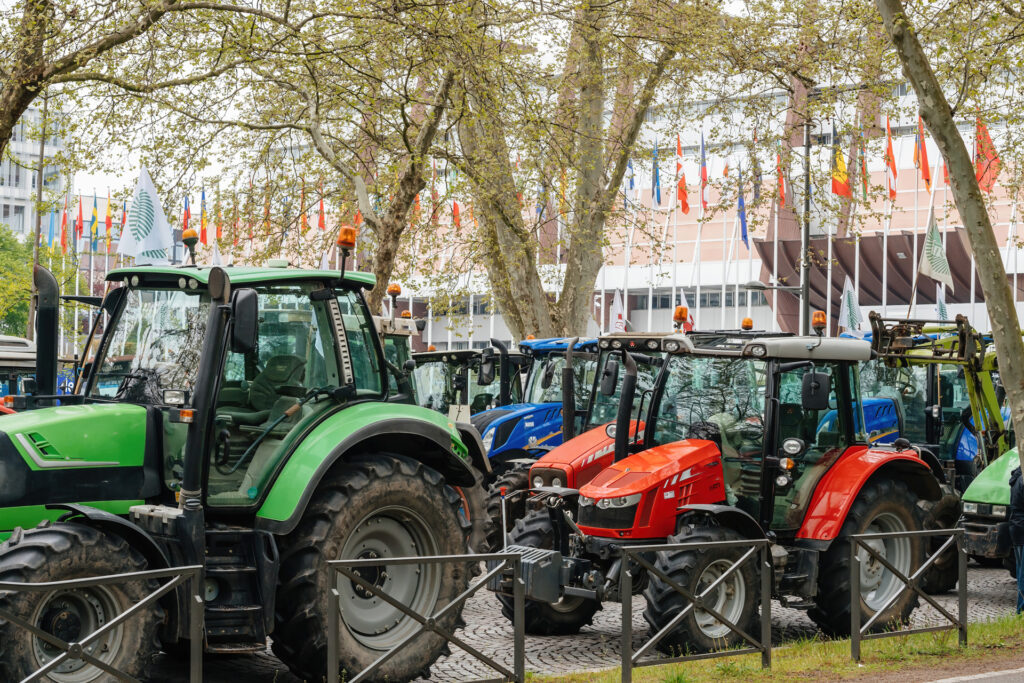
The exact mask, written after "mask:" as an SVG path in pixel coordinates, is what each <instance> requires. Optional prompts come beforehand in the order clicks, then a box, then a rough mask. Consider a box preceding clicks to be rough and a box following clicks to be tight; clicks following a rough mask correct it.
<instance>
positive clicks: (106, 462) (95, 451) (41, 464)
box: [0, 403, 146, 470]
mask: <svg viewBox="0 0 1024 683" xmlns="http://www.w3.org/2000/svg"><path fill="white" fill-rule="evenodd" d="M0 432H3V433H5V434H7V436H8V437H9V438H10V440H11V443H12V444H13V445H14V447H15V449H16V450H17V451H18V453H19V454H20V455H21V457H22V458H24V459H25V463H26V464H27V465H28V467H29V469H31V470H51V469H65V468H89V467H114V466H121V467H138V466H141V465H142V461H143V457H144V455H145V448H146V409H145V408H143V407H141V406H137V405H132V404H128V403H94V404H89V405H78V406H59V407H56V408H43V409H40V410H31V411H27V412H24V413H15V414H14V415H6V416H4V418H3V419H2V420H0Z"/></svg>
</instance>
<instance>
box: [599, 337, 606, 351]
mask: <svg viewBox="0 0 1024 683" xmlns="http://www.w3.org/2000/svg"><path fill="white" fill-rule="evenodd" d="M597 345H598V346H600V347H601V348H602V349H607V348H608V340H607V339H602V340H601V341H599V342H598V343H597Z"/></svg>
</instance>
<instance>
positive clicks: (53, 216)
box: [46, 209, 57, 249]
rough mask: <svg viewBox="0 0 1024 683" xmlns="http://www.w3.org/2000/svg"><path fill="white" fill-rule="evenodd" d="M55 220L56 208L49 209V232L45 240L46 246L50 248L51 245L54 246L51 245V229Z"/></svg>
mask: <svg viewBox="0 0 1024 683" xmlns="http://www.w3.org/2000/svg"><path fill="white" fill-rule="evenodd" d="M56 220H57V210H56V209H50V230H49V234H48V235H47V240H46V241H47V244H48V246H49V247H50V248H51V249H53V246H54V245H53V243H54V234H53V231H54V223H55V222H56Z"/></svg>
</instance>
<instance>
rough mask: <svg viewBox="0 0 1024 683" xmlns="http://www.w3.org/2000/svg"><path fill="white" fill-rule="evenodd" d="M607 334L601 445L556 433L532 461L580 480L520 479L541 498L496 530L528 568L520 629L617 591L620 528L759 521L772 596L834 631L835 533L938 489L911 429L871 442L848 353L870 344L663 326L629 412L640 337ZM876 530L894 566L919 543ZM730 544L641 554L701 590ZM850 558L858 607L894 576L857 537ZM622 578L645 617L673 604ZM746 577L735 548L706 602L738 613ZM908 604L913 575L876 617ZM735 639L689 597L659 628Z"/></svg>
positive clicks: (670, 642) (627, 537) (902, 567)
mask: <svg viewBox="0 0 1024 683" xmlns="http://www.w3.org/2000/svg"><path fill="white" fill-rule="evenodd" d="M620 341H625V343H621V344H619V348H618V349H616V350H617V351H618V353H617V354H613V353H610V354H609V355H608V358H607V361H606V364H605V367H604V372H603V376H602V386H601V391H602V394H607V393H608V390H609V388H611V389H614V387H615V384H616V380H617V376H618V374H619V372H620V371H621V370H620V367H624V369H625V375H626V376H625V379H624V380H623V382H622V402H623V403H624V404H625V403H628V406H625V407H623V409H622V410H620V411H619V416H618V419H617V420H616V424H615V425H614V426H612V425H609V426H608V427H607V428H606V430H605V431H606V434H605V436H606V437H607V438H609V439H613V440H614V449H613V452H612V454H611V456H610V457H611V459H612V460H613V462H611V463H610V464H608V465H606V466H603V467H602V466H598V467H596V468H594V466H593V461H594V459H593V458H591V455H593V451H592V450H591V453H589V454H587V455H584V456H581V457H579V458H572V457H567V456H568V454H569V449H570V448H571V447H572V444H573V443H574V442H580V443H581V445H582V441H583V440H586V438H587V437H588V436H590V434H593V432H591V433H589V434H584V435H583V436H581V437H577V439H576V440H574V441H573V442H568V443H566V444H564V445H563V446H561V447H560V448H558V449H555V450H553V451H552V452H551V453H550V454H548V455H547V456H545V457H544V458H542V459H541V461H539V462H538V463H537V464H536V465H535V466H534V467H533V468H532V469H531V478H532V479H534V480H537V479H538V478H540V479H546V478H547V477H549V476H550V477H553V476H554V474H555V473H561V477H559V478H560V479H562V480H563V481H565V482H566V485H567V486H572V487H579V488H578V489H576V488H565V487H562V488H559V487H556V486H551V485H550V484H552V483H553V482H551V481H533V482H531V483H533V484H534V485H535V486H537V485H538V484H541V485H545V486H543V487H541V490H540V491H539V492H538V495H537V496H535V498H534V500H535V501H538V502H540V503H542V504H543V506H542V508H541V509H536V510H534V511H533V512H530V513H528V514H527V515H526V516H525V517H524V518H523V519H520V520H518V521H517V522H516V524H515V527H514V528H513V529H512V530H511V532H510V533H509V538H508V541H509V549H510V550H513V551H516V550H518V551H522V552H524V553H525V554H524V556H523V557H524V559H523V563H524V568H523V571H524V574H525V575H527V576H529V577H531V580H530V581H528V582H527V598H528V602H527V607H526V629H527V631H528V632H531V633H538V634H556V633H574V632H576V631H578V630H579V629H580V628H581V627H582V626H584V625H586V624H588V623H589V622H590V621H591V619H592V617H593V615H594V613H595V612H596V611H597V609H599V607H600V605H601V603H602V602H604V601H608V600H611V601H616V600H618V599H619V595H618V587H619V574H620V572H621V570H622V548H623V547H626V546H628V545H630V544H634V545H636V544H641V545H647V544H651V543H657V542H664V543H691V542H697V543H708V542H712V541H725V540H735V539H743V538H749V539H761V538H768V539H769V540H770V541H771V542H772V552H771V556H772V564H773V576H772V586H773V594H774V597H776V598H777V599H779V600H781V601H782V602H783V603H784V604H786V605H788V606H790V607H797V608H804V609H807V610H808V614H809V616H810V617H811V619H813V620H814V621H815V623H817V624H818V625H819V627H821V629H822V630H823V631H824V632H826V633H827V634H829V635H845V634H848V633H849V631H850V608H851V605H850V583H849V581H850V566H849V565H850V541H849V537H850V536H851V535H853V534H860V533H871V532H902V531H916V530H920V529H922V528H923V525H922V512H921V508H920V507H919V505H918V502H919V501H920V500H936V499H938V498H939V497H940V495H941V490H940V486H939V482H938V480H937V479H936V476H935V474H934V471H933V469H932V467H931V466H930V464H929V463H928V462H926V461H925V460H924V459H923V458H922V456H921V455H920V454H919V453H918V452H917V451H914V450H912V449H911V448H910V447H909V443H908V442H906V441H905V440H900V441H898V442H897V443H896V444H893V445H891V446H875V447H872V446H870V445H869V443H868V438H867V434H865V433H864V432H865V429H864V424H865V422H864V415H863V409H862V400H861V396H860V390H859V386H860V382H859V377H858V364H859V363H860V362H861V361H865V360H867V359H868V358H869V357H870V355H871V349H870V345H869V344H868V342H865V341H860V340H854V339H825V338H820V337H794V336H778V335H776V336H770V335H765V334H764V333H760V334H758V333H752V332H714V333H696V334H689V335H682V334H674V335H669V336H665V337H661V338H660V339H659V342H660V345H661V351H662V352H663V353H664V354H665V355H664V359H663V361H662V362H661V363H660V366H661V367H660V370H659V374H658V377H657V381H656V382H655V383H654V385H653V387H652V388H650V389H648V390H645V391H643V392H642V393H641V398H640V403H641V404H645V405H646V406H647V409H646V418H645V419H644V420H643V421H642V422H641V421H640V420H636V419H633V420H631V419H630V415H631V410H630V409H631V408H632V405H633V401H632V400H631V399H632V397H631V396H630V395H629V394H630V392H631V391H632V387H631V385H632V384H633V383H631V381H630V376H631V375H635V373H636V363H635V361H634V359H633V354H631V353H630V352H629V350H628V349H629V348H631V347H636V346H639V347H642V348H646V346H647V340H644V339H633V340H628V341H626V340H620ZM606 343H607V344H608V346H606V347H604V348H607V349H609V350H611V340H609V339H602V340H601V344H602V345H603V344H606ZM616 356H617V357H616ZM595 400H596V399H595ZM641 408H642V406H641ZM641 413H642V410H641V411H638V415H640V414H641ZM629 425H632V426H633V427H632V430H633V433H629V432H630V431H631V428H630V427H629ZM622 427H625V429H623V428H622ZM640 430H642V434H641V433H639V432H640ZM590 446H591V449H592V446H593V444H590ZM560 451H561V452H560ZM925 457H927V456H925ZM563 477H564V478H563ZM874 543H875V544H876V550H878V551H879V552H880V553H881V554H882V555H883V556H884V557H885V558H886V559H887V561H889V562H890V563H891V564H892V565H893V566H894V567H895V568H896V569H898V570H899V571H900V572H902V573H903V574H905V575H908V576H909V575H911V574H912V573H913V572H914V571H915V570H916V569H917V568H918V567H919V566H920V564H921V563H922V561H923V558H924V548H923V544H922V543H921V541H920V539H918V538H913V537H911V538H906V537H904V538H890V539H885V540H879V541H875V542H874ZM740 554H741V551H740V550H739V549H737V548H731V549H725V550H723V549H719V548H718V547H709V548H703V549H700V550H688V551H678V550H677V551H671V552H660V553H658V554H657V557H656V558H654V560H655V563H656V565H655V566H657V567H658V568H659V569H660V570H661V571H664V572H665V573H666V574H667V575H668V576H670V577H672V578H673V580H674V581H675V582H677V583H678V584H679V585H682V586H684V587H686V588H687V589H689V590H691V591H697V592H699V591H700V590H703V589H704V588H706V587H707V586H710V585H711V584H712V583H713V582H715V581H716V579H717V578H719V577H720V576H721V575H722V574H723V573H724V571H725V570H726V569H727V568H728V567H729V566H730V565H731V564H732V563H733V562H734V561H736V559H738V557H739V556H740ZM863 559H864V564H863V570H862V572H861V577H860V583H861V597H860V600H861V614H862V615H863V616H862V618H863V619H864V620H865V621H866V620H867V619H869V618H871V617H872V616H873V615H874V614H875V613H876V611H879V610H881V609H883V608H885V605H887V604H888V603H889V602H890V600H891V599H892V598H893V597H895V596H897V595H900V594H901V593H903V590H902V589H903V584H902V582H900V581H899V579H898V578H897V577H896V576H895V575H894V574H893V573H891V572H890V571H889V570H887V569H886V568H885V567H884V566H883V565H882V564H881V563H879V562H877V561H874V560H872V559H870V558H869V557H868V555H867V553H864V557H863ZM634 571H635V568H634ZM553 586H557V590H552V587H553ZM633 586H634V591H635V592H637V593H639V592H641V591H642V592H643V593H644V595H645V597H646V599H647V609H646V611H645V612H644V616H645V618H646V619H647V621H648V623H650V625H651V626H652V627H653V628H655V629H660V628H662V627H664V626H666V625H668V624H669V622H671V621H672V620H673V619H674V618H675V617H676V615H678V614H679V613H680V612H681V611H682V610H683V609H684V608H685V607H686V603H685V600H684V598H683V597H682V596H681V595H680V594H679V593H677V592H676V591H674V590H673V589H672V588H671V587H670V586H669V585H667V584H666V583H665V582H663V581H661V580H660V579H658V578H656V577H648V576H646V575H643V574H641V575H639V576H638V578H637V579H636V580H635V582H634V584H633ZM757 586H758V582H757V580H756V576H755V569H754V567H753V566H752V565H750V564H749V563H748V564H746V565H745V566H743V567H742V568H741V569H740V570H738V571H736V572H734V573H732V574H730V575H729V576H728V577H727V578H725V579H724V580H723V581H721V582H720V583H719V585H718V587H717V589H716V590H715V593H714V596H713V597H710V596H709V598H708V600H709V604H713V605H715V610H716V611H717V612H719V613H720V614H722V615H723V616H725V617H726V618H727V619H729V620H730V621H732V622H733V623H735V624H738V625H739V626H740V627H741V628H747V627H750V626H751V625H752V621H753V619H754V616H755V613H756V605H757V592H758V588H757ZM531 587H535V588H534V589H533V590H531ZM498 589H499V593H500V594H499V598H500V599H501V601H502V602H503V613H505V614H506V616H509V617H511V600H510V598H509V597H508V596H507V595H505V594H504V588H503V587H502V586H499V587H498ZM908 593H909V592H908ZM916 605H917V598H916V596H915V595H913V594H912V593H909V594H903V595H900V597H899V598H898V599H897V600H895V602H893V604H892V605H890V606H889V607H888V608H885V612H884V613H883V614H881V615H879V618H878V619H877V620H876V622H875V623H876V624H877V625H878V627H879V628H885V627H887V626H888V625H889V624H891V623H893V622H903V621H905V620H906V619H907V618H908V617H909V615H910V613H911V611H912V610H913V609H914V608H915V607H916ZM739 642H740V638H739V636H737V635H736V634H735V633H733V632H732V631H731V630H730V628H729V627H728V626H726V625H725V624H723V623H721V622H719V621H718V620H717V619H716V618H715V617H713V616H712V615H711V614H710V613H708V612H705V611H704V610H702V609H693V610H690V611H689V613H687V614H686V616H684V617H683V618H682V619H681V620H680V621H679V623H678V624H677V625H676V626H675V628H674V629H673V631H672V633H671V634H669V635H668V636H666V637H664V638H662V639H661V641H659V644H658V646H659V648H661V649H663V650H666V651H669V652H679V651H690V652H699V651H706V650H711V649H717V648H721V647H729V646H732V645H736V644H738V643H739Z"/></svg>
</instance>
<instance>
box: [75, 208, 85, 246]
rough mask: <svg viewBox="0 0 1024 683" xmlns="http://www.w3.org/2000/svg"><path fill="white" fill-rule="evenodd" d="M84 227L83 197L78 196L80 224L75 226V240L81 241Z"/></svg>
mask: <svg viewBox="0 0 1024 683" xmlns="http://www.w3.org/2000/svg"><path fill="white" fill-rule="evenodd" d="M83 225H84V221H82V195H78V223H76V224H75V239H76V240H78V239H81V237H82V226H83ZM75 248H76V249H77V248H78V247H75Z"/></svg>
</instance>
